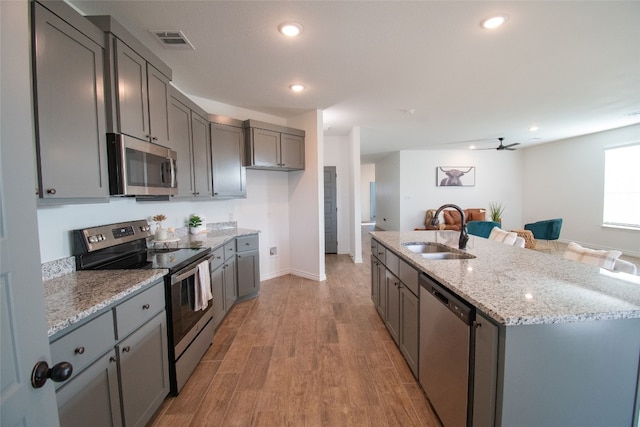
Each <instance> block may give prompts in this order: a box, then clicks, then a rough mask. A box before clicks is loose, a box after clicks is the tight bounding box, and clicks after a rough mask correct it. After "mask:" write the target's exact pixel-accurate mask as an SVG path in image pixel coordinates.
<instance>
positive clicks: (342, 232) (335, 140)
mask: <svg viewBox="0 0 640 427" xmlns="http://www.w3.org/2000/svg"><path fill="white" fill-rule="evenodd" d="M349 144H350V141H349V137H348V136H325V137H324V166H335V167H336V174H337V175H338V176H337V178H336V191H337V194H336V203H337V207H338V212H337V215H338V217H337V219H338V253H339V254H348V253H351V248H352V247H353V246H352V242H351V221H350V213H349V211H350V205H351V200H352V195H351V191H350V190H349V188H350V185H351V170H352V167H351V166H352V165H351V160H350V157H351V153H350V150H349V148H350V145H349ZM322 206H323V208H322V212H321V214H324V204H323V205H322Z"/></svg>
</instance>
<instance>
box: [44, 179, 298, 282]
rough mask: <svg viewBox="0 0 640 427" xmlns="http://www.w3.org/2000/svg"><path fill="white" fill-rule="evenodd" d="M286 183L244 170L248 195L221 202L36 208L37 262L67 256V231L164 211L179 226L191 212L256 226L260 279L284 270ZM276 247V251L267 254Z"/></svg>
mask: <svg viewBox="0 0 640 427" xmlns="http://www.w3.org/2000/svg"><path fill="white" fill-rule="evenodd" d="M288 199H289V182H288V176H287V173H284V172H272V171H260V170H251V169H249V170H247V198H246V199H233V200H221V201H198V202H189V201H175V200H174V201H171V202H136V201H135V199H133V198H119V197H113V198H111V201H110V202H109V203H103V204H81V205H64V206H56V207H39V208H38V228H39V236H40V256H41V258H42V262H47V261H53V260H56V259H60V258H66V257H68V256H70V255H71V251H72V243H71V238H72V237H71V230H74V229H78V228H84V227H92V226H96V225H101V224H110V223H114V222H119V221H128V220H133V219H150V217H152V216H153V215H155V214H159V213H163V214H165V215H166V216H167V221H165V223H164V225H165V226H166V227H176V228H177V227H184V226H185V225H186V221H187V218H188V217H189V215H191V214H192V213H196V212H197V213H202V214H203V215H205V217H206V219H207V222H226V221H229V220H233V221H237V222H238V226H239V227H242V228H252V229H256V230H260V275H261V278H262V279H263V280H266V279H269V278H272V277H277V276H279V275H283V274H288V273H289V268H290V263H289V235H290V231H289V200H288ZM272 246H277V248H278V255H277V256H275V257H271V256H269V248H270V247H272Z"/></svg>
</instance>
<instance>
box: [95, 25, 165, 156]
mask: <svg viewBox="0 0 640 427" xmlns="http://www.w3.org/2000/svg"><path fill="white" fill-rule="evenodd" d="M87 18H88V19H89V20H91V21H92V22H93V23H95V24H96V25H97V26H98V27H100V28H101V29H102V30H103V31H104V32H105V33H106V40H107V41H106V43H105V45H106V48H107V49H106V54H107V59H108V65H109V66H108V67H107V68H106V75H107V85H106V87H107V131H108V132H115V133H123V134H125V135H129V136H133V137H135V138H138V139H142V140H145V141H150V142H153V143H155V144H159V145H163V146H168V145H169V137H170V134H169V87H170V84H169V82H170V81H171V77H172V73H171V69H170V68H169V67H168V66H167V65H166V64H164V63H163V62H162V61H161V60H160V59H159V58H158V57H157V56H155V55H154V54H153V53H152V52H151V51H150V50H149V49H148V48H146V47H145V46H144V45H143V44H141V43H140V42H139V41H138V40H137V39H136V38H135V37H134V36H133V35H132V34H131V33H129V31H127V30H126V29H125V28H124V27H123V26H121V25H120V24H119V23H118V22H117V21H115V20H114V19H113V18H112V17H110V16H88V17H87Z"/></svg>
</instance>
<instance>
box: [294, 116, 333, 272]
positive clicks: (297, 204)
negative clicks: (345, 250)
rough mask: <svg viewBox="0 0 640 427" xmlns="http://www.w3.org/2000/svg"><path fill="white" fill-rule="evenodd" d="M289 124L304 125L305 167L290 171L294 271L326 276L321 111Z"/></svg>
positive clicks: (301, 117)
mask: <svg viewBox="0 0 640 427" xmlns="http://www.w3.org/2000/svg"><path fill="white" fill-rule="evenodd" d="M287 125H288V126H291V127H294V128H297V129H303V130H305V132H306V135H305V170H304V171H300V172H289V230H290V233H291V234H290V239H289V249H290V261H291V272H292V273H293V274H296V275H298V276H302V277H306V278H308V279H312V280H318V281H322V280H326V275H325V268H324V267H325V263H324V215H323V214H322V209H323V206H324V179H323V173H322V171H323V167H324V139H323V134H322V129H323V125H322V112H321V111H320V110H313V111H309V112H307V113H303V114H300V115H299V116H296V117H293V118H290V119H289V120H288V121H287Z"/></svg>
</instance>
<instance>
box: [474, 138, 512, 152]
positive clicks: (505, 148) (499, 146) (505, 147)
mask: <svg viewBox="0 0 640 427" xmlns="http://www.w3.org/2000/svg"><path fill="white" fill-rule="evenodd" d="M498 141H500V145H498V146H497V147H496V148H476V150H498V151H500V150H509V151H514V150H515V148H513V147H515V146H516V145H520V143H519V142H514V143H513V144H508V145H503V144H502V141H504V138H498Z"/></svg>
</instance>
